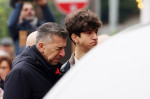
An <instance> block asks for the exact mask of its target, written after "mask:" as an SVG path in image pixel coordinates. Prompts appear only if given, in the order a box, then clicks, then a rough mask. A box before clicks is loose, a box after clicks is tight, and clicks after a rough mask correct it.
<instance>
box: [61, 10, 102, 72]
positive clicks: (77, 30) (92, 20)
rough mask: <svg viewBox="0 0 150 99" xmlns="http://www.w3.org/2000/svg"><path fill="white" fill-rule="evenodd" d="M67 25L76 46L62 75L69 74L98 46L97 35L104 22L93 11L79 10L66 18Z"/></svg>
mask: <svg viewBox="0 0 150 99" xmlns="http://www.w3.org/2000/svg"><path fill="white" fill-rule="evenodd" d="M65 25H66V29H67V31H68V32H69V37H70V39H71V40H72V42H73V43H74V44H75V52H74V53H73V54H72V56H71V58H70V59H69V60H68V61H67V62H66V63H65V64H64V65H63V66H62V67H61V69H60V71H61V72H62V73H65V72H67V71H68V70H69V68H70V67H72V66H73V65H74V64H75V63H77V62H78V61H79V60H80V59H81V58H82V57H83V56H84V55H85V54H86V53H87V52H88V51H89V50H90V49H92V48H93V47H94V46H96V45H97V42H98V35H97V33H98V29H99V28H100V27H101V25H102V22H101V21H100V20H99V19H98V17H97V16H96V15H95V13H93V12H92V11H85V10H78V11H75V12H73V13H70V14H68V15H67V16H66V18H65Z"/></svg>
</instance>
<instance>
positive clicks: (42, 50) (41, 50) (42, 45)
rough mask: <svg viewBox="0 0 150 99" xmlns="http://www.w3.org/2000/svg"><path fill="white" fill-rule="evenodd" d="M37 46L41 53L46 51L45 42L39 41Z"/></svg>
mask: <svg viewBox="0 0 150 99" xmlns="http://www.w3.org/2000/svg"><path fill="white" fill-rule="evenodd" d="M37 48H38V50H39V51H40V52H41V53H44V42H39V43H38V45H37Z"/></svg>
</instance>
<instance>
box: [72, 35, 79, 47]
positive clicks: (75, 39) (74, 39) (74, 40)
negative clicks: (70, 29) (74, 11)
mask: <svg viewBox="0 0 150 99" xmlns="http://www.w3.org/2000/svg"><path fill="white" fill-rule="evenodd" d="M71 38H72V40H73V42H75V43H76V44H78V38H79V36H77V35H76V34H74V33H73V34H72V35H71Z"/></svg>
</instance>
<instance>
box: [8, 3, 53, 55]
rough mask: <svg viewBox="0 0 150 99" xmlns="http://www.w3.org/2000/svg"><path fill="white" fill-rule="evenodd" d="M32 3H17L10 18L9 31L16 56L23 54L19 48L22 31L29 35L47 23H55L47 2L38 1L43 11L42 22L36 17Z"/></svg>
mask: <svg viewBox="0 0 150 99" xmlns="http://www.w3.org/2000/svg"><path fill="white" fill-rule="evenodd" d="M31 3H32V2H23V0H19V1H18V2H16V3H15V6H14V9H13V10H12V12H11V14H10V16H9V20H8V29H9V33H10V36H11V37H12V39H13V41H14V45H15V53H16V55H18V54H19V53H20V52H21V51H20V47H19V33H21V31H22V30H23V31H26V32H27V35H28V34H29V33H31V32H32V31H35V30H37V28H38V27H39V26H40V25H42V24H43V23H45V22H55V18H54V16H53V14H52V12H51V9H50V7H49V6H48V4H47V0H36V3H37V4H38V5H40V7H41V9H42V14H43V20H42V21H39V20H38V18H37V17H36V15H35V10H34V8H33V5H32V4H31Z"/></svg>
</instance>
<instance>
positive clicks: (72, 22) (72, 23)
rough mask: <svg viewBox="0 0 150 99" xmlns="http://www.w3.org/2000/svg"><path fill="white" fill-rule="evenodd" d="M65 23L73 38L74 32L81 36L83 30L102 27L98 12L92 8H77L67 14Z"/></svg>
mask: <svg viewBox="0 0 150 99" xmlns="http://www.w3.org/2000/svg"><path fill="white" fill-rule="evenodd" d="M65 25H66V29H67V31H68V33H69V37H70V39H71V35H72V34H73V33H74V34H76V35H78V36H80V33H81V32H86V31H89V30H95V29H98V28H100V27H101V26H102V22H101V21H100V20H99V18H98V17H97V16H96V14H95V13H93V12H92V11H90V10H88V11H85V10H77V11H75V12H72V13H70V14H68V15H67V16H66V18H65ZM71 40H72V39H71Z"/></svg>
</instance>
